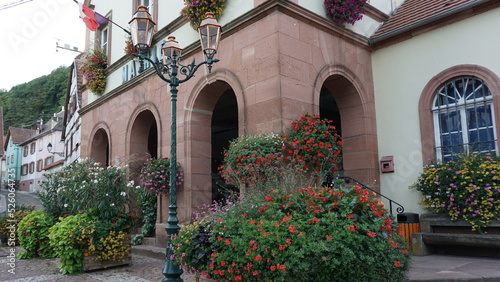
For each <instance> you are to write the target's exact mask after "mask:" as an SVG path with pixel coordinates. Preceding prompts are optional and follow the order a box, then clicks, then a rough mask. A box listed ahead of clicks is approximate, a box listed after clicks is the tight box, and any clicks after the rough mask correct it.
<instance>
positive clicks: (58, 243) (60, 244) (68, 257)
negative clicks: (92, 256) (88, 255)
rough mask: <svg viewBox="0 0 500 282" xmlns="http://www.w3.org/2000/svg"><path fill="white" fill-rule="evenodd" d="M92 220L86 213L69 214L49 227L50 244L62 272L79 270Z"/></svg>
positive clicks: (71, 272) (68, 272)
mask: <svg viewBox="0 0 500 282" xmlns="http://www.w3.org/2000/svg"><path fill="white" fill-rule="evenodd" d="M91 223H92V220H91V218H90V217H89V215H88V214H77V215H71V216H68V217H66V218H61V221H60V222H58V223H56V224H55V225H53V226H52V227H51V228H50V229H49V239H50V245H51V246H52V247H53V248H54V251H55V252H56V254H57V257H59V258H60V260H59V269H60V271H61V273H63V274H73V273H78V272H81V270H82V267H83V264H82V258H83V245H84V243H85V244H87V242H88V241H87V240H88V237H87V236H88V235H87V234H88V233H91V228H92V225H91Z"/></svg>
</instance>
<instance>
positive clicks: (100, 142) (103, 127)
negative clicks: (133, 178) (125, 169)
mask: <svg viewBox="0 0 500 282" xmlns="http://www.w3.org/2000/svg"><path fill="white" fill-rule="evenodd" d="M110 132H111V131H110V130H109V126H108V125H107V124H106V123H105V122H100V123H98V124H97V125H96V126H95V127H94V129H93V130H92V133H91V134H90V140H89V141H90V142H89V144H90V154H89V156H90V158H91V159H92V160H94V161H95V162H98V163H100V164H101V165H103V166H105V167H107V166H109V165H112V163H111V153H112V148H111V134H110Z"/></svg>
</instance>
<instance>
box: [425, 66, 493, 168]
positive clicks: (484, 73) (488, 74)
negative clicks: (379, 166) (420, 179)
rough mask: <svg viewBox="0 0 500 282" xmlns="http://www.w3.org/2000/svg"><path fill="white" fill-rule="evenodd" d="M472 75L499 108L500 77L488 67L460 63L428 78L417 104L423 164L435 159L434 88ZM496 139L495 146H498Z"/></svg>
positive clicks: (436, 88)
mask: <svg viewBox="0 0 500 282" xmlns="http://www.w3.org/2000/svg"><path fill="white" fill-rule="evenodd" d="M459 76H473V77H476V78H478V79H480V80H482V81H483V82H484V83H485V84H486V85H487V86H488V88H489V89H490V92H491V95H492V96H493V108H494V109H496V111H498V109H500V77H499V76H498V75H497V74H496V73H495V72H493V71H491V70H490V69H488V68H485V67H483V66H480V65H474V64H461V65H456V66H452V67H450V68H447V69H444V70H443V71H441V72H440V73H438V74H436V75H435V76H433V77H432V78H430V79H429V81H428V82H427V84H426V85H425V86H424V88H423V90H422V92H421V95H420V100H419V104H418V118H419V121H420V141H421V142H420V147H421V148H420V149H421V152H422V162H423V165H427V164H430V163H431V162H432V161H433V160H435V159H436V142H435V141H436V139H435V129H434V122H433V118H434V117H433V112H432V107H433V105H434V104H433V102H434V97H435V93H436V90H438V89H439V88H440V87H442V85H443V84H444V83H445V82H447V81H448V80H451V79H453V78H455V77H459ZM493 119H494V122H495V126H496V127H495V130H496V132H497V134H498V133H499V132H500V128H499V127H500V115H495V116H493ZM499 142H500V141H498V139H497V142H496V146H497V147H499V148H500V146H499Z"/></svg>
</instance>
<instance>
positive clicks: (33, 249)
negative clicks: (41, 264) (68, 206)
mask: <svg viewBox="0 0 500 282" xmlns="http://www.w3.org/2000/svg"><path fill="white" fill-rule="evenodd" d="M54 223H55V220H54V218H53V217H51V216H49V215H47V214H46V213H45V212H43V211H32V212H31V213H29V214H28V215H26V216H25V217H24V218H23V219H22V220H21V222H19V225H18V226H17V236H18V238H19V243H20V245H21V247H23V248H24V249H25V251H23V252H19V254H18V258H20V259H29V258H33V257H37V256H40V257H42V258H52V257H54V256H55V253H54V250H53V249H52V248H51V246H50V244H49V228H50V227H52V225H54Z"/></svg>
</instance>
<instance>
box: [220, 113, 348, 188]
mask: <svg viewBox="0 0 500 282" xmlns="http://www.w3.org/2000/svg"><path fill="white" fill-rule="evenodd" d="M341 146H342V141H341V138H340V136H338V135H337V133H336V132H335V127H334V126H332V125H331V121H329V120H326V119H320V118H319V116H317V115H315V116H311V115H308V114H305V115H303V116H302V117H301V118H300V119H299V120H296V121H294V122H292V127H291V129H290V130H289V131H288V132H287V133H285V134H282V135H278V134H260V135H253V136H251V135H249V136H243V137H240V138H238V139H236V140H233V141H231V142H230V145H229V148H228V149H227V150H226V151H225V152H224V162H223V165H222V166H221V167H220V168H219V170H220V172H221V175H222V176H223V177H224V179H225V180H226V181H227V182H228V183H232V184H235V185H237V186H239V188H240V190H241V189H243V188H244V187H247V186H251V187H252V189H253V190H269V189H270V187H272V188H274V189H280V187H279V186H285V187H288V185H295V187H301V186H302V187H304V185H311V184H315V183H322V182H325V181H327V180H328V179H329V178H331V176H332V175H334V174H335V171H336V170H337V169H338V163H339V162H340V153H341Z"/></svg>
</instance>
